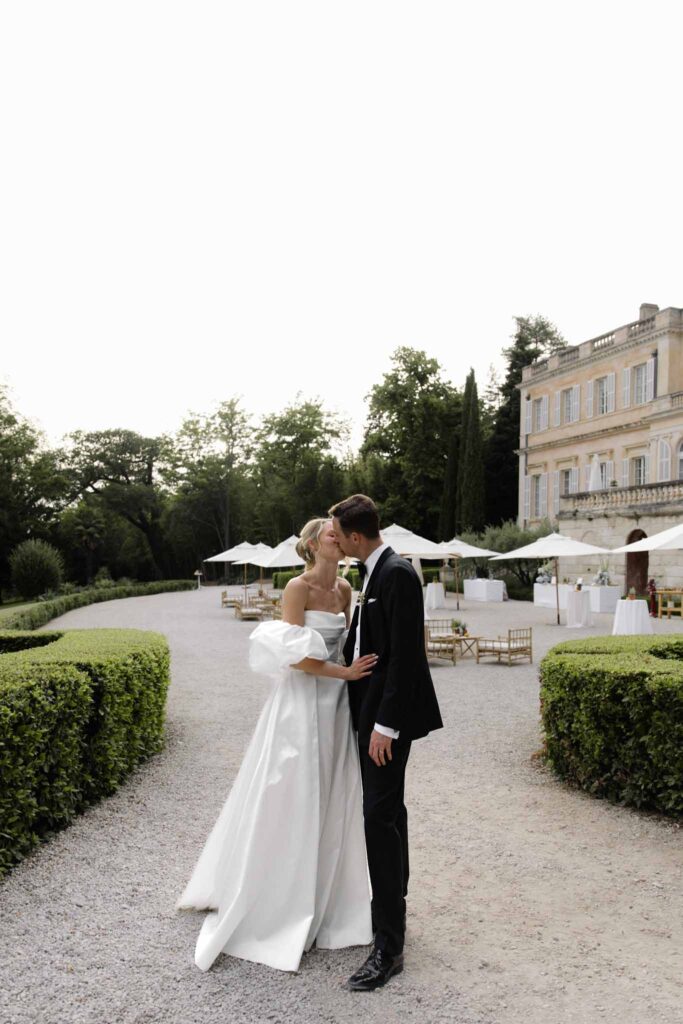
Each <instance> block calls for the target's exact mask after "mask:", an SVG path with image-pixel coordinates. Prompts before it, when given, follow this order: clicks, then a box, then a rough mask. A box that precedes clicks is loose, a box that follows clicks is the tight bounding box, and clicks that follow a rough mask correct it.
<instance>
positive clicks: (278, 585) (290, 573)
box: [273, 569, 303, 590]
mask: <svg viewBox="0 0 683 1024" xmlns="http://www.w3.org/2000/svg"><path fill="white" fill-rule="evenodd" d="M302 572H303V569H288V570H287V571H286V572H274V573H273V590H284V589H285V587H286V586H287V584H288V583H289V581H290V580H293V579H295V578H296V577H297V576H301V573H302Z"/></svg>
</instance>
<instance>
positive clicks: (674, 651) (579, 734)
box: [541, 636, 683, 815]
mask: <svg viewBox="0 0 683 1024" xmlns="http://www.w3.org/2000/svg"><path fill="white" fill-rule="evenodd" d="M541 715H542V720H543V728H544V732H545V744H546V753H547V756H548V759H549V761H550V763H551V765H552V766H553V768H554V769H555V770H556V771H557V772H558V774H559V775H561V776H562V777H563V778H565V779H568V780H570V781H572V782H574V783H576V784H577V785H579V786H580V787H581V788H583V789H586V790H588V792H590V793H593V794H595V795H596V796H601V797H606V798H607V799H609V800H614V801H619V802H621V803H625V804H631V805H633V806H635V807H643V808H651V809H653V810H657V811H661V812H663V813H665V814H671V815H681V814H683V637H679V636H657V637H645V636H637V637H621V636H616V637H596V638H591V639H588V640H574V641H567V642H565V643H562V644H559V645H558V646H557V647H554V648H553V649H552V650H551V651H550V652H549V653H548V654H547V655H546V657H545V658H544V659H543V661H542V663H541Z"/></svg>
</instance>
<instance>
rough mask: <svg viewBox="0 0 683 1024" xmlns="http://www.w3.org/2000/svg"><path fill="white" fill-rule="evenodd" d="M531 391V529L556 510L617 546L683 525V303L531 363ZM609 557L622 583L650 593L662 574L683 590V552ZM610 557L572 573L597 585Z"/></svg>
mask: <svg viewBox="0 0 683 1024" xmlns="http://www.w3.org/2000/svg"><path fill="white" fill-rule="evenodd" d="M520 391H521V423H520V447H519V523H520V525H530V526H534V525H536V524H538V522H539V521H540V520H541V519H543V518H544V517H546V516H547V517H548V518H549V519H550V520H551V521H552V522H553V523H554V524H556V528H557V529H558V530H559V531H560V532H561V533H565V534H568V535H569V536H572V537H576V538H577V539H578V540H584V541H587V542H588V543H589V544H597V545H599V546H600V547H607V548H615V547H618V546H619V545H622V544H626V543H630V542H631V541H633V540H638V539H639V538H641V537H644V536H649V535H651V534H653V533H658V532H659V531H660V530H664V529H666V528H667V527H669V526H674V525H675V524H677V523H680V522H683V309H676V308H673V307H669V308H667V309H661V310H660V309H659V307H658V306H653V305H650V304H645V305H642V306H641V307H640V315H639V317H638V319H637V320H634V321H633V322H632V323H629V324H625V325H624V326H623V327H617V328H615V329H614V330H613V331H609V332H608V333H607V334H601V335H599V337H597V338H591V339H590V340H589V341H584V342H582V343H581V344H580V345H572V346H570V347H568V348H566V349H564V350H563V351H560V352H557V353H556V354H555V355H553V356H550V357H549V358H547V359H543V360H539V361H538V362H536V363H533V364H532V365H531V366H527V367H526V368H525V369H524V371H523V377H522V383H521V385H520ZM595 455H597V458H598V460H599V465H600V486H599V489H598V490H596V489H592V490H589V479H590V474H591V464H592V462H593V457H594V456H595ZM595 482H596V481H595V480H594V481H593V483H594V484H595ZM606 558H607V563H606V567H607V568H608V571H609V573H610V576H611V581H612V583H615V584H619V585H623V586H624V587H625V588H628V587H630V586H634V587H635V588H636V591H637V592H638V593H641V592H644V591H645V587H646V584H647V580H648V578H649V577H651V576H653V577H654V578H655V579H656V581H657V584H658V585H659V586H679V585H680V586H682V587H683V551H681V552H680V553H678V552H667V553H666V554H658V553H657V552H653V553H651V554H650V555H649V556H648V554H647V553H645V554H629V555H623V554H622V555H611V556H606ZM600 561H601V560H600V559H593V560H591V559H585V560H584V559H572V560H568V559H565V560H564V563H563V564H561V565H560V577H561V578H564V577H567V578H568V579H569V580H571V581H573V580H575V579H576V577H577V576H583V578H584V579H585V581H586V582H587V583H588V582H590V579H589V578H588V577H590V576H592V575H593V574H594V573H595V572H597V570H598V569H599V568H600ZM602 561H603V563H604V561H605V560H604V559H603V560H602Z"/></svg>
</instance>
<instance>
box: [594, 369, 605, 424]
mask: <svg viewBox="0 0 683 1024" xmlns="http://www.w3.org/2000/svg"><path fill="white" fill-rule="evenodd" d="M595 387H596V392H597V399H598V416H604V415H605V413H606V412H607V411H608V409H607V377H598V379H597V380H596V382H595Z"/></svg>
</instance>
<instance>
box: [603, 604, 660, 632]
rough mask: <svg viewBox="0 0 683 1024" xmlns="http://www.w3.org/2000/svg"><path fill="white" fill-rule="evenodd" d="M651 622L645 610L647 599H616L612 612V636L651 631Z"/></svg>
mask: <svg viewBox="0 0 683 1024" xmlns="http://www.w3.org/2000/svg"><path fill="white" fill-rule="evenodd" d="M651 632H652V623H651V622H650V616H649V614H648V610H647V601H629V600H628V599H622V600H621V601H617V610H616V611H615V613H614V625H613V627H612V636H631V635H634V634H637V633H651Z"/></svg>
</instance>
